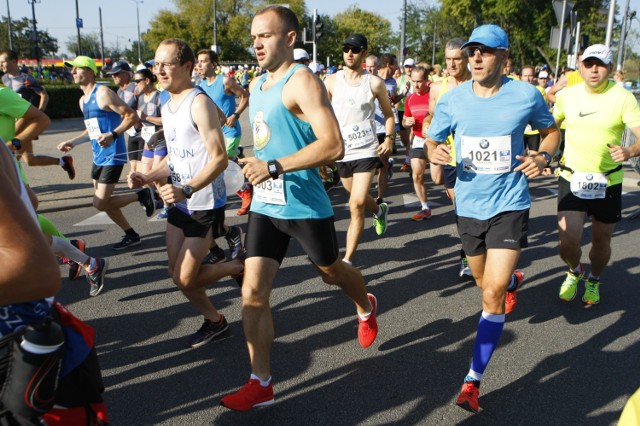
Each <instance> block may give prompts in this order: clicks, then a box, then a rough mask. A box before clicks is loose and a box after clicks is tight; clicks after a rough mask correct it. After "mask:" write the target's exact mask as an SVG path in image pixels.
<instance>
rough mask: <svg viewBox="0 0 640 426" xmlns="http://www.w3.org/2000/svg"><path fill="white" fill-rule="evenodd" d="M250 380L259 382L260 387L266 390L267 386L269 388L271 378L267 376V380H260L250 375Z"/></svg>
mask: <svg viewBox="0 0 640 426" xmlns="http://www.w3.org/2000/svg"><path fill="white" fill-rule="evenodd" d="M250 379H253V380H257V381H259V382H260V386H262V387H263V388H266V387H267V386H269V385H270V384H271V376H269V378H268V379H267V380H262V379H261V378H260V377H258V376H256V375H255V374H251V377H250Z"/></svg>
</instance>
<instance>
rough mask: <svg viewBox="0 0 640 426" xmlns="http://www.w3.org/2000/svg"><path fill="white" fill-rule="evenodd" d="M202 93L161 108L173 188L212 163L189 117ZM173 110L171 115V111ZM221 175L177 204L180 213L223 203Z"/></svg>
mask: <svg viewBox="0 0 640 426" xmlns="http://www.w3.org/2000/svg"><path fill="white" fill-rule="evenodd" d="M199 94H202V95H204V96H206V95H205V94H204V93H203V92H202V91H201V90H199V89H193V90H192V91H191V92H190V93H189V94H187V95H186V96H185V97H184V98H183V99H182V101H181V102H180V104H179V105H174V104H173V102H172V101H169V102H167V103H166V104H165V105H164V106H163V107H162V124H163V126H164V136H165V140H166V141H167V151H168V156H169V160H168V164H169V170H170V172H171V181H172V183H173V184H174V185H176V186H180V187H181V186H184V185H186V184H188V182H189V181H190V180H191V179H193V177H194V176H196V175H197V174H198V173H200V171H201V170H202V169H204V168H205V166H206V165H207V164H208V163H209V162H210V161H211V157H210V156H209V152H208V151H207V149H206V148H205V146H204V143H203V142H202V139H201V137H200V133H199V132H198V129H197V128H196V126H195V124H194V122H193V119H192V117H191V104H193V100H194V99H195V97H196V96H197V95H199ZM172 108H173V109H174V111H172ZM226 198H227V195H226V191H225V187H224V180H223V173H221V174H220V175H219V176H218V177H217V178H216V179H215V180H214V181H213V182H212V183H211V184H210V185H208V186H206V187H204V188H202V189H201V190H199V191H197V192H194V193H193V195H192V196H191V198H190V199H185V200H183V201H181V202H180V203H177V204H176V205H177V207H178V208H181V209H182V210H183V211H189V212H191V211H201V210H212V209H214V208H218V207H222V206H223V205H224V204H225V203H226V201H227V200H226Z"/></svg>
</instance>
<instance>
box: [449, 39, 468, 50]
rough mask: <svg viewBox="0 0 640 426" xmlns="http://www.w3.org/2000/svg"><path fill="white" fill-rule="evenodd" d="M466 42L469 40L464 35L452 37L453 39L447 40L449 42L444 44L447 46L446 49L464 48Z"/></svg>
mask: <svg viewBox="0 0 640 426" xmlns="http://www.w3.org/2000/svg"><path fill="white" fill-rule="evenodd" d="M466 42H467V39H466V38H462V37H456V38H452V39H451V40H449V41H448V42H447V44H446V45H445V46H444V48H445V50H457V49H462V45H463V44H465V43H466Z"/></svg>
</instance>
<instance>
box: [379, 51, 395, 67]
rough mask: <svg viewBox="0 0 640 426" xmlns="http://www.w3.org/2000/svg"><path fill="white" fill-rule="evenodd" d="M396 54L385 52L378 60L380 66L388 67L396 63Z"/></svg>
mask: <svg viewBox="0 0 640 426" xmlns="http://www.w3.org/2000/svg"><path fill="white" fill-rule="evenodd" d="M396 64H397V61H396V55H394V54H393V53H383V54H382V55H380V59H379V60H378V66H379V67H380V68H386V67H387V65H396Z"/></svg>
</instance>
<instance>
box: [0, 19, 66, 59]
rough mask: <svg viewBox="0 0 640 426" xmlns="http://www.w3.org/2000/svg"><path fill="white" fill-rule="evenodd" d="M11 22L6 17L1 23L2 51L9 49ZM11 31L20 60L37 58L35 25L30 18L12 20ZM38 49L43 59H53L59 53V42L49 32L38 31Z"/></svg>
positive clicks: (0, 39) (0, 47)
mask: <svg viewBox="0 0 640 426" xmlns="http://www.w3.org/2000/svg"><path fill="white" fill-rule="evenodd" d="M8 23H9V20H8V19H7V17H6V16H3V17H2V21H0V49H2V50H8V49H9V33H8ZM11 27H12V28H11V29H12V33H13V50H15V51H16V53H17V54H18V57H19V58H35V57H36V54H35V52H34V46H35V43H34V38H33V24H32V23H31V20H30V19H29V18H21V19H20V20H17V21H16V20H13V19H12V20H11ZM38 47H39V48H40V54H41V57H42V58H45V57H52V56H53V55H54V54H55V53H56V52H57V51H58V40H57V39H56V38H54V37H52V36H51V35H49V33H48V32H47V31H42V30H40V29H38Z"/></svg>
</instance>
